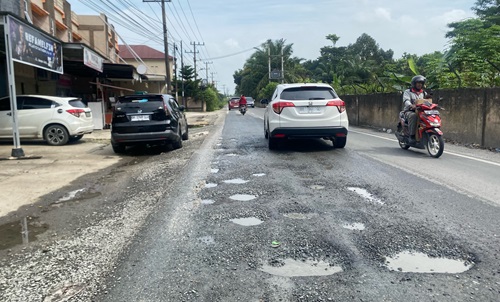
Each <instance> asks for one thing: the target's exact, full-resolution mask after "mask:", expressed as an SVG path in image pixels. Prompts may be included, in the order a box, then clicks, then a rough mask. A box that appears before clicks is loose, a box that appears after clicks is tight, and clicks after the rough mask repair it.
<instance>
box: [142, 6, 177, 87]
mask: <svg viewBox="0 0 500 302" xmlns="http://www.w3.org/2000/svg"><path fill="white" fill-rule="evenodd" d="M159 1H161V13H162V17H163V47H164V49H165V73H166V77H165V82H166V91H167V93H170V87H171V79H170V62H169V61H170V60H169V58H168V36H167V16H166V14H165V2H172V0H142V2H159Z"/></svg>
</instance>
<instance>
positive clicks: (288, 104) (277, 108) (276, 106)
mask: <svg viewBox="0 0 500 302" xmlns="http://www.w3.org/2000/svg"><path fill="white" fill-rule="evenodd" d="M285 107H295V104H294V103H292V102H276V103H274V104H273V111H274V112H275V113H276V114H281V112H282V111H283V108H285Z"/></svg>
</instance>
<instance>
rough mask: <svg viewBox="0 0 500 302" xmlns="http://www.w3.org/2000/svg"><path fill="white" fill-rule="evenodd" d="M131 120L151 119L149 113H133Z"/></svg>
mask: <svg viewBox="0 0 500 302" xmlns="http://www.w3.org/2000/svg"><path fill="white" fill-rule="evenodd" d="M130 120H131V121H132V122H140V121H149V115H132V116H131V117H130Z"/></svg>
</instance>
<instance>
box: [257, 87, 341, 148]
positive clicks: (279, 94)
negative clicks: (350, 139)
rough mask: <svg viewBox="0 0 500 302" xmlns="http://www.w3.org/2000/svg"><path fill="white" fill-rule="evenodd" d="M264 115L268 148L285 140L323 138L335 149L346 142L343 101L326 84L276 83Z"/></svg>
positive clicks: (265, 102)
mask: <svg viewBox="0 0 500 302" xmlns="http://www.w3.org/2000/svg"><path fill="white" fill-rule="evenodd" d="M262 103H263V104H267V105H268V106H267V107H266V111H265V113H264V135H265V137H266V138H267V139H268V140H269V149H271V150H272V149H276V148H277V146H278V144H279V142H280V141H281V140H284V139H288V138H323V139H328V140H332V141H333V146H334V147H335V148H344V147H345V145H346V142H347V133H348V129H349V120H348V118H347V112H346V107H345V103H344V101H342V100H341V99H340V98H339V97H338V96H337V93H336V92H335V90H334V89H333V88H332V86H330V85H328V84H322V83H318V84H312V83H307V84H304V83H302V84H298V83H297V84H279V85H278V86H277V87H276V90H275V91H274V93H273V96H272V99H271V102H269V101H268V100H262Z"/></svg>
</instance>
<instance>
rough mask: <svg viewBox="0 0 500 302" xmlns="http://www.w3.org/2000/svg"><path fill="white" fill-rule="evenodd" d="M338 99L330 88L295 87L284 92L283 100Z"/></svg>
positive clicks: (281, 97) (281, 96)
mask: <svg viewBox="0 0 500 302" xmlns="http://www.w3.org/2000/svg"><path fill="white" fill-rule="evenodd" d="M336 98H338V96H337V94H336V93H335V91H334V90H333V89H331V88H329V87H294V88H288V89H285V90H283V92H281V95H280V99H282V100H290V101H291V100H330V99H336Z"/></svg>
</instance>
